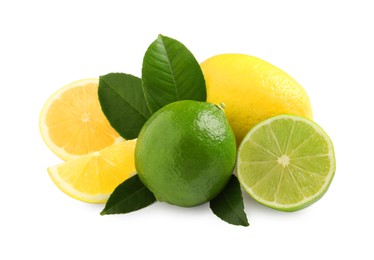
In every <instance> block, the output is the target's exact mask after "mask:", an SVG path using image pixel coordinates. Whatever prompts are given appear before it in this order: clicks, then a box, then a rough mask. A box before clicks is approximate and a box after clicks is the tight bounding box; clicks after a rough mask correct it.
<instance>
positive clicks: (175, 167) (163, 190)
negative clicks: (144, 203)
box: [135, 100, 236, 207]
mask: <svg viewBox="0 0 374 260" xmlns="http://www.w3.org/2000/svg"><path fill="white" fill-rule="evenodd" d="M235 161H236V141H235V135H234V133H233V131H232V129H231V127H230V125H229V123H228V122H227V120H226V117H225V114H224V111H223V109H222V108H220V107H218V106H216V105H213V104H210V103H206V102H197V101H190V100H185V101H177V102H174V103H171V104H169V105H167V106H165V107H163V108H161V109H160V110H158V111H157V112H156V113H155V114H153V115H152V117H151V118H150V119H148V121H147V122H146V123H145V125H144V126H143V128H142V130H141V132H140V134H139V136H138V140H137V144H136V148H135V166H136V170H137V172H138V174H139V177H140V179H141V181H142V182H143V183H144V184H145V185H146V186H147V187H148V188H149V189H150V190H151V191H152V192H153V193H154V195H155V197H156V198H157V200H158V201H164V202H167V203H169V204H173V205H177V206H182V207H192V206H196V205H199V204H202V203H205V202H207V201H210V200H211V199H213V198H214V197H215V196H217V195H218V194H219V193H220V191H221V190H222V189H223V188H224V187H225V185H226V184H227V182H228V181H229V179H230V176H231V174H232V172H233V169H234V167H235Z"/></svg>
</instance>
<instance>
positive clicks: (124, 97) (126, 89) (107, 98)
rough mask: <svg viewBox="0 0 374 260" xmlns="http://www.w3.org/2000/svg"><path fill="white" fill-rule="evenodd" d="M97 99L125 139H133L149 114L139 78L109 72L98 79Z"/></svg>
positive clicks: (111, 122) (113, 125)
mask: <svg viewBox="0 0 374 260" xmlns="http://www.w3.org/2000/svg"><path fill="white" fill-rule="evenodd" d="M98 93H99V101H100V105H101V109H102V110H103V112H104V114H105V116H106V117H107V119H108V121H109V122H110V124H111V125H112V127H113V128H114V129H115V130H116V131H117V132H118V133H119V134H120V135H121V136H122V137H124V138H125V139H134V138H137V137H138V134H139V132H140V130H141V128H142V126H143V125H144V123H145V122H146V121H147V119H148V118H149V117H150V116H151V113H150V111H149V109H148V106H147V102H146V101H145V99H144V94H143V88H142V82H141V79H140V78H138V77H135V76H132V75H129V74H125V73H109V74H107V75H104V76H101V77H100V79H99V92H98Z"/></svg>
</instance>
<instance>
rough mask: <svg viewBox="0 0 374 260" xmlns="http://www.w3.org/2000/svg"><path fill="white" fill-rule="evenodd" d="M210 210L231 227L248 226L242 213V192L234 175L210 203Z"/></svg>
mask: <svg viewBox="0 0 374 260" xmlns="http://www.w3.org/2000/svg"><path fill="white" fill-rule="evenodd" d="M210 208H211V210H212V211H213V213H214V214H216V215H217V216H218V217H219V218H220V219H222V220H223V221H226V222H228V223H230V224H233V225H240V226H249V224H248V220H247V216H246V214H245V212H244V204H243V197H242V191H241V189H240V184H239V181H238V179H237V178H236V176H235V175H232V176H231V179H230V181H229V183H228V184H227V185H226V187H225V189H224V190H223V191H222V192H221V193H220V194H219V195H218V196H217V197H215V198H214V199H213V200H211V201H210Z"/></svg>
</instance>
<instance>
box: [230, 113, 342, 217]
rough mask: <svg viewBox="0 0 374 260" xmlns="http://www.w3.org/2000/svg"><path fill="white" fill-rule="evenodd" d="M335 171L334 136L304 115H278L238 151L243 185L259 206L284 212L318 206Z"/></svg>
mask: <svg viewBox="0 0 374 260" xmlns="http://www.w3.org/2000/svg"><path fill="white" fill-rule="evenodd" d="M334 173H335V154H334V148H333V144H332V142H331V140H330V138H329V137H328V135H327V134H326V133H325V132H324V131H323V130H322V128H321V127H320V126H318V125H317V124H316V123H314V122H313V121H311V120H309V119H306V118H304V117H300V116H293V115H279V116H275V117H271V118H269V119H267V120H265V121H263V122H261V123H259V124H258V125H256V126H255V127H254V128H252V129H251V130H250V131H249V132H248V134H247V135H246V136H245V137H244V139H243V141H242V143H241V144H240V147H239V150H238V162H237V175H238V178H239V181H240V183H241V185H242V186H243V187H244V189H245V190H246V191H247V192H248V194H249V195H250V196H251V197H252V198H253V199H255V200H256V201H258V202H259V203H261V204H264V205H266V206H268V207H271V208H274V209H278V210H282V211H295V210H299V209H303V208H305V207H307V206H309V205H311V204H313V203H314V202H316V201H317V200H318V199H320V198H321V197H322V196H323V195H324V194H325V192H326V191H327V189H328V187H329V185H330V183H331V180H332V179H333V176H334Z"/></svg>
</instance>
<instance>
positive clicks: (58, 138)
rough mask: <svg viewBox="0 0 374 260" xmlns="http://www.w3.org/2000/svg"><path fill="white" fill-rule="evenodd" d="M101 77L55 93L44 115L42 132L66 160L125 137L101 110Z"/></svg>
mask: <svg viewBox="0 0 374 260" xmlns="http://www.w3.org/2000/svg"><path fill="white" fill-rule="evenodd" d="M97 92H98V80H97V79H83V80H79V81H76V82H73V83H71V84H69V85H67V86H65V87H63V88H62V89H60V90H58V91H57V92H56V93H54V94H53V95H52V96H51V97H50V98H49V99H48V100H47V102H46V104H45V105H44V107H43V109H42V112H41V114H40V121H39V125H40V132H41V135H42V138H43V139H44V141H45V143H46V144H47V145H48V147H49V148H50V149H51V150H52V151H53V152H54V153H55V154H56V155H57V156H59V157H60V158H62V159H63V160H69V159H73V158H77V157H78V156H80V155H84V154H87V153H91V152H95V151H99V150H101V149H103V148H104V147H107V146H109V145H112V144H114V143H116V142H119V141H121V140H122V138H121V137H120V136H119V134H118V133H117V132H116V131H115V130H114V129H113V128H112V127H111V126H110V124H109V122H108V120H107V119H106V117H105V115H104V114H103V112H102V111H101V106H100V103H99V100H98V93H97Z"/></svg>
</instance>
